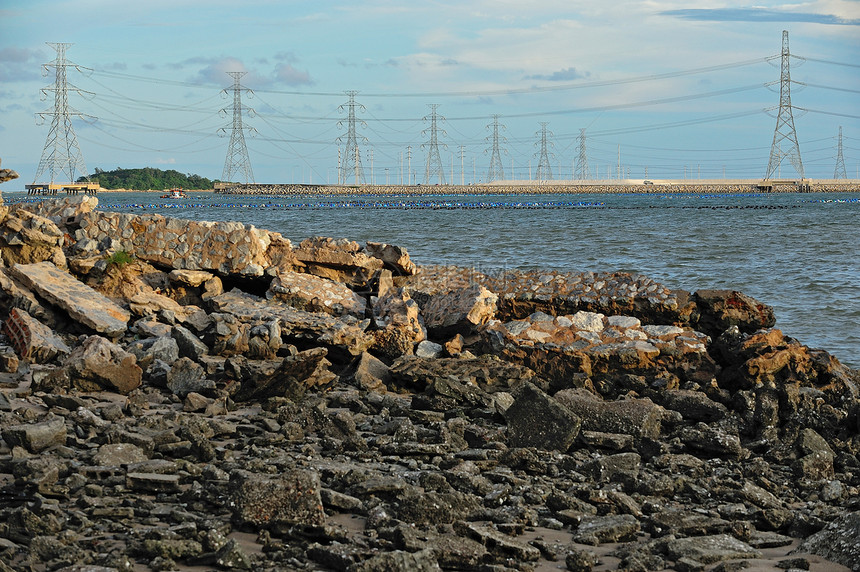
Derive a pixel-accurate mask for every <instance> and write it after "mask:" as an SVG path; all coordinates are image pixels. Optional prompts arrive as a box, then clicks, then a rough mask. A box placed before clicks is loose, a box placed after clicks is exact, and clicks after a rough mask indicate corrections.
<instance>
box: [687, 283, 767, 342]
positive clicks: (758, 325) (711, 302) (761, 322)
mask: <svg viewBox="0 0 860 572" xmlns="http://www.w3.org/2000/svg"><path fill="white" fill-rule="evenodd" d="M693 301H694V302H695V304H696V311H697V313H698V317H697V318H695V324H694V327H696V329H698V330H699V331H701V332H705V333H706V334H708V335H710V336H712V337H714V338H716V337H717V336H719V335H720V334H721V333H722V332H724V331H725V330H726V329H728V328H730V327H732V326H737V327H738V329H740V331H741V332H745V333H748V334H751V333H753V332H755V331H757V330H761V329H764V328H771V327H773V325H774V324H775V323H776V317H775V316H774V313H773V308H772V307H770V306H768V305H766V304H762V303H761V302H759V301H757V300H755V299H753V298H751V297H749V296H747V295H746V294H743V293H741V292H737V291H735V290H699V291H697V292H695V293H694V294H693Z"/></svg>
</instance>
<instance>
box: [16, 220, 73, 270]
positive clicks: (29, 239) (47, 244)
mask: <svg viewBox="0 0 860 572" xmlns="http://www.w3.org/2000/svg"><path fill="white" fill-rule="evenodd" d="M64 240H65V239H64V235H63V232H62V231H60V229H59V228H57V225H56V224H54V223H53V222H51V221H50V220H48V219H47V218H44V217H41V216H39V215H36V214H33V213H31V212H29V211H27V210H24V209H21V208H19V207H14V208H8V207H2V208H0V258H2V261H3V262H4V263H5V264H6V265H7V266H12V265H13V264H32V263H35V262H42V261H45V260H47V261H50V262H53V263H54V264H55V265H57V266H58V267H60V268H65V267H66V255H65V254H64V253H63V248H62V247H63V243H64Z"/></svg>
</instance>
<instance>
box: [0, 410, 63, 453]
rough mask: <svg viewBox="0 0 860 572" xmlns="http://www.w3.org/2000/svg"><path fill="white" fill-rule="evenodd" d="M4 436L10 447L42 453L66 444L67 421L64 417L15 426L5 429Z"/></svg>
mask: <svg viewBox="0 0 860 572" xmlns="http://www.w3.org/2000/svg"><path fill="white" fill-rule="evenodd" d="M2 435H3V440H4V441H6V443H8V444H9V445H10V446H16V445H17V446H21V447H24V448H25V449H27V450H28V451H30V452H31V453H40V452H42V451H44V450H46V449H49V448H51V447H55V446H58V445H65V444H66V421H65V419H63V418H62V417H55V418H53V419H49V420H47V421H42V422H40V423H29V424H24V425H13V426H11V427H9V428H6V429H3V431H2Z"/></svg>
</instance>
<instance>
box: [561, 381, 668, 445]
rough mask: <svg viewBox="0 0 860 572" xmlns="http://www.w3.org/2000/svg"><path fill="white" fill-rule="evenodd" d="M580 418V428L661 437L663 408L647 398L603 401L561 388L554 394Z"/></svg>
mask: <svg viewBox="0 0 860 572" xmlns="http://www.w3.org/2000/svg"><path fill="white" fill-rule="evenodd" d="M553 397H554V398H555V399H556V400H557V401H558V402H559V403H561V404H562V405H563V406H565V407H566V408H567V409H569V410H570V411H572V412H573V413H575V414H576V415H578V416H579V417H580V418H581V419H582V428H583V429H585V430H588V431H599V432H601V433H621V434H623V435H633V436H634V437H650V438H654V439H656V438H657V437H659V436H660V431H661V428H662V420H663V417H664V415H665V411H664V409H663V408H662V407H660V406H659V405H655V404H654V403H653V402H652V401H651V400H650V399H623V400H619V401H603V400H602V399H601V398H599V397H597V396H595V395H594V394H593V393H591V392H590V391H587V390H584V389H564V390H562V391H559V392H558V393H556V394H555V395H554V396H553Z"/></svg>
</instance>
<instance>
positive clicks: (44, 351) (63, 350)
mask: <svg viewBox="0 0 860 572" xmlns="http://www.w3.org/2000/svg"><path fill="white" fill-rule="evenodd" d="M3 333H4V334H6V336H8V337H9V340H10V341H11V342H12V345H13V346H14V347H15V351H16V352H18V355H20V356H21V358H22V359H23V360H25V361H27V362H29V363H49V362H51V361H53V360H54V359H55V358H58V357H59V358H64V357H66V356H67V355H69V353H70V352H71V351H72V350H70V349H69V346H67V345H66V343H65V342H64V341H63V340H62V339H61V338H60V337H59V336H57V334H55V333H54V331H53V330H51V329H50V328H48V327H47V326H45V325H44V324H42V323H41V322H39V321H38V320H36V319H34V318H33V317H31V316H30V314H28V313H27V312H25V311H24V310H20V309H18V308H12V309H11V310H10V311H9V317H8V318H6V321H5V322H3ZM16 370H17V367H16Z"/></svg>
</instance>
